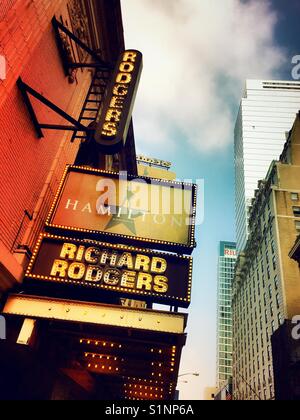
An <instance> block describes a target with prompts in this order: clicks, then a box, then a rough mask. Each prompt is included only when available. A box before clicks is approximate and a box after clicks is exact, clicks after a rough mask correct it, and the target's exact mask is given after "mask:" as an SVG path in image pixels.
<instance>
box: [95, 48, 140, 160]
mask: <svg viewBox="0 0 300 420" xmlns="http://www.w3.org/2000/svg"><path fill="white" fill-rule="evenodd" d="M142 67H143V56H142V54H141V53H140V52H139V51H136V50H128V51H125V52H123V53H122V54H121V56H120V59H119V61H118V63H117V66H116V69H115V71H114V74H113V77H112V80H111V82H110V84H109V86H108V89H107V94H106V98H105V100H104V104H103V108H102V112H101V115H100V118H99V121H98V122H97V127H96V132H95V140H96V143H97V144H98V146H99V148H100V150H101V151H102V152H103V153H105V154H115V153H117V152H119V151H120V149H121V147H122V145H123V144H124V143H125V142H126V137H127V133H128V129H129V125H130V120H131V116H132V110H133V106H134V101H135V97H136V93H137V89H138V85H139V81H140V77H141V72H142Z"/></svg>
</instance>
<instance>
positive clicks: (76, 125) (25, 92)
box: [17, 78, 92, 138]
mask: <svg viewBox="0 0 300 420" xmlns="http://www.w3.org/2000/svg"><path fill="white" fill-rule="evenodd" d="M17 86H18V88H19V89H20V91H21V94H22V96H23V99H24V102H25V104H26V106H27V109H28V112H29V115H30V117H31V119H32V122H33V124H34V127H35V130H36V133H37V136H38V137H39V138H42V137H44V133H43V130H42V129H47V130H69V131H84V132H86V133H88V132H90V131H91V130H92V129H91V128H89V127H86V126H84V125H83V124H81V123H80V122H79V121H77V120H75V118H73V117H71V116H70V115H69V114H67V113H66V112H65V111H63V110H62V109H61V108H59V107H58V106H57V105H55V104H54V103H53V102H51V101H49V100H48V99H46V98H45V97H44V96H42V95H41V94H40V93H38V92H37V91H36V90H34V89H33V88H32V87H30V86H29V85H27V84H26V83H24V82H23V80H22V79H21V78H19V79H18V81H17ZM30 95H31V96H33V97H34V98H36V99H37V100H38V101H40V102H41V103H43V104H44V105H45V106H46V107H48V108H50V109H51V110H52V111H54V112H55V113H56V114H58V115H59V116H60V117H62V118H64V119H65V120H66V121H68V122H69V123H71V124H72V125H60V124H43V123H40V122H39V120H38V117H37V115H36V113H35V110H34V108H33V105H32V102H31V100H30Z"/></svg>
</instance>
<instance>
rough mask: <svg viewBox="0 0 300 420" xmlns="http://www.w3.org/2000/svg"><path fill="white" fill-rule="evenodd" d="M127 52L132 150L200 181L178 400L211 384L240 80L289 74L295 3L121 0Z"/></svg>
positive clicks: (299, 7)
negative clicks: (136, 56) (137, 66)
mask: <svg viewBox="0 0 300 420" xmlns="http://www.w3.org/2000/svg"><path fill="white" fill-rule="evenodd" d="M122 7H123V19H124V29H125V40H126V45H127V47H128V48H136V49H139V50H141V51H142V52H143V53H144V72H143V77H142V80H141V85H140V90H139V94H138V98H137V102H136V107H135V111H134V122H135V137H136V146H137V151H138V153H143V154H146V155H149V156H152V157H157V158H161V159H165V160H168V161H169V160H170V161H172V163H173V169H174V170H175V171H176V173H177V176H178V178H180V179H186V178H187V179H191V178H193V179H194V180H196V179H201V178H203V179H204V181H205V202H204V203H201V204H203V205H204V207H205V220H204V223H203V225H202V226H200V227H199V228H197V242H198V248H197V250H196V251H195V253H194V267H195V268H194V277H193V303H192V305H191V308H190V311H189V313H190V317H189V326H188V342H187V346H186V347H185V349H184V353H183V358H182V365H181V373H185V372H199V373H200V377H199V378H193V377H191V378H185V379H187V380H188V384H184V383H182V382H180V383H179V389H180V392H181V398H182V399H201V398H202V396H203V390H204V388H205V387H206V386H213V385H214V384H215V364H216V350H215V347H216V339H215V337H216V277H217V258H218V244H219V242H220V241H221V240H228V241H234V240H235V228H234V164H233V128H234V122H235V118H236V115H237V112H238V106H239V101H240V98H241V95H242V91H243V85H244V81H245V79H246V78H258V79H259V78H262V79H265V78H283V79H289V78H290V77H291V76H290V75H291V69H292V65H291V58H292V56H293V55H296V54H300V45H299V43H298V40H299V39H300V29H299V23H298V19H299V13H300V4H299V2H298V0H289V1H288V2H287V1H285V0H273V1H264V0H259V1H239V0H222V2H220V0H122Z"/></svg>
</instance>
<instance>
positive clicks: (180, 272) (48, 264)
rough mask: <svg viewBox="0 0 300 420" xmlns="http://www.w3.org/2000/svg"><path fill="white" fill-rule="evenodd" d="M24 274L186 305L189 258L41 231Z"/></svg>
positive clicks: (124, 295) (123, 295)
mask: <svg viewBox="0 0 300 420" xmlns="http://www.w3.org/2000/svg"><path fill="white" fill-rule="evenodd" d="M26 278H27V279H31V280H36V281H43V282H51V283H60V284H68V285H70V286H72V285H73V287H74V286H77V287H84V288H90V289H98V290H102V291H107V292H110V293H116V294H118V295H121V296H122V297H126V296H128V297H131V298H132V295H135V296H136V297H141V298H143V299H146V300H149V301H151V302H156V303H164V304H168V305H169V304H170V305H176V306H179V307H185V308H186V307H188V306H189V304H190V299H191V284H192V259H191V257H183V256H182V257H181V256H176V255H171V254H166V253H159V252H154V251H150V250H144V249H138V248H133V247H127V246H123V245H111V244H107V243H101V242H95V241H90V240H80V239H70V238H64V237H59V236H55V235H49V234H42V235H41V236H40V238H39V241H38V243H37V246H36V249H35V252H34V255H33V257H32V260H31V262H30V264H29V267H28V270H27V273H26Z"/></svg>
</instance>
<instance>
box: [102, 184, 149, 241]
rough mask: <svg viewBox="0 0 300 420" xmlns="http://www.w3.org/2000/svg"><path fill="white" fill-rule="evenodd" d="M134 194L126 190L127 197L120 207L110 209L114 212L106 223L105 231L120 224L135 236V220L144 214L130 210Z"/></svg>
mask: <svg viewBox="0 0 300 420" xmlns="http://www.w3.org/2000/svg"><path fill="white" fill-rule="evenodd" d="M134 195H135V193H133V192H132V191H130V190H128V191H127V197H126V198H125V199H124V201H123V203H122V205H121V206H116V207H115V208H113V207H111V209H112V210H114V214H113V216H112V218H111V220H110V221H109V222H108V224H107V226H106V227H105V229H111V228H113V227H115V226H118V225H120V224H122V225H124V226H125V227H126V228H127V229H128V230H129V231H130V232H131V233H132V234H133V235H135V236H136V234H137V233H136V226H135V220H136V219H138V218H139V217H141V216H144V214H145V213H143V212H141V211H139V210H134V209H132V208H131V205H130V204H131V200H132V198H133V197H134ZM127 202H128V206H127V207H126V206H125V204H126V203H127Z"/></svg>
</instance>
